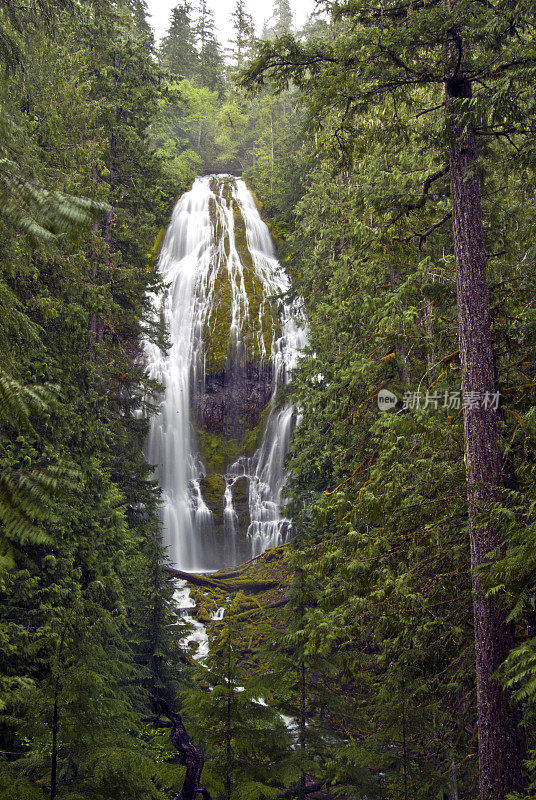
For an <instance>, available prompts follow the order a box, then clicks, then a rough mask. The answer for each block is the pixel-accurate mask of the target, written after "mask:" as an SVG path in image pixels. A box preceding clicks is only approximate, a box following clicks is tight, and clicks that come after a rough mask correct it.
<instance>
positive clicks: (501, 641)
mask: <svg viewBox="0 0 536 800" xmlns="http://www.w3.org/2000/svg"><path fill="white" fill-rule="evenodd" d="M455 2H456V0H454V3H453V4H452V5H454V4H455ZM449 10H450V7H449ZM457 46H458V48H461V44H459V43H457ZM461 56H462V52H461V49H460V52H459V57H458V66H457V68H456V70H455V74H454V77H452V78H449V79H448V80H446V82H445V102H446V107H447V113H448V118H449V126H450V137H451V144H450V176H451V195H452V220H453V230H454V250H455V258H456V286H457V296H458V336H459V342H460V359H461V379H462V391H463V393H464V396H466V397H467V395H465V393H478V395H473V397H474V398H478V404H477V405H475V407H468V408H466V409H465V411H464V443H465V461H466V481H467V499H468V512H469V524H470V545H471V573H472V587H473V612H474V623H475V650H476V679H477V710H478V744H479V786H480V795H479V797H480V800H504V798H505V797H506V795H507V794H508V793H509V792H512V791H515V790H519V789H521V788H522V784H523V780H522V758H523V737H522V736H521V735H520V730H519V727H518V722H519V720H518V714H517V713H516V711H515V709H514V708H513V707H512V705H511V702H510V695H509V693H508V692H505V691H503V690H502V688H501V686H500V684H499V682H498V681H497V680H495V678H494V677H493V676H494V673H495V671H496V670H497V668H498V667H499V666H500V665H501V664H502V662H503V661H504V659H505V658H506V656H507V655H508V653H509V652H510V650H511V648H512V646H513V643H514V639H513V635H514V631H513V626H512V625H511V624H509V623H508V622H507V619H506V618H507V612H506V609H505V606H504V603H503V599H502V598H501V597H500V596H499V595H496V596H494V597H486V596H485V592H484V590H483V588H482V584H481V581H480V579H479V570H480V568H481V567H482V566H483V565H484V564H486V563H489V562H490V561H491V559H492V556H491V553H492V551H494V550H495V549H496V548H498V547H500V546H501V544H502V542H501V536H500V533H499V531H498V530H497V529H496V528H495V527H494V526H493V525H492V524H491V523H490V512H491V510H492V508H493V505H494V504H496V503H497V502H499V500H500V496H501V491H500V487H501V485H502V484H503V476H502V456H501V451H500V447H499V435H498V426H497V414H496V412H495V411H494V410H493V408H492V405H493V404H492V403H488V407H487V408H486V407H485V406H484V405H483V404H482V402H481V400H482V398H483V397H486V396H487V397H488V398H491V397H492V396H493V395H494V394H495V392H496V391H497V386H496V381H495V372H494V363H493V348H492V334H491V322H490V308H489V294H488V284H487V279H486V255H485V247H484V229H483V223H482V203H481V191H480V180H479V176H478V172H477V160H478V153H477V145H476V137H475V130H474V127H473V126H472V125H471V124H467V123H465V124H463V123H461V122H460V121H459V117H458V116H457V106H458V105H459V100H460V98H470V97H471V83H470V81H469V80H468V79H466V78H465V77H464V76H463V73H462V70H461V69H460V63H461Z"/></svg>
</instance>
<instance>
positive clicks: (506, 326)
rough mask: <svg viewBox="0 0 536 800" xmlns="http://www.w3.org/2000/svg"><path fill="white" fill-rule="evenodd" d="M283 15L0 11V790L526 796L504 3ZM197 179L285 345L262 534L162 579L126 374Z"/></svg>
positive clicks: (520, 48)
mask: <svg viewBox="0 0 536 800" xmlns="http://www.w3.org/2000/svg"><path fill="white" fill-rule="evenodd" d="M293 10H294V9H293V7H292V4H291V3H290V2H289V0H274V3H273V5H272V8H267V9H266V15H268V14H269V13H270V12H271V16H270V17H269V18H268V19H267V21H266V24H265V26H264V29H263V30H262V31H258V30H256V29H255V25H254V22H253V17H252V15H251V6H249V5H248V3H247V2H246V0H236V2H235V3H234V6H233V10H232V15H231V17H230V20H229V25H230V29H231V30H232V36H231V38H230V41H229V42H228V43H227V45H225V44H224V43H222V41H220V34H219V32H218V30H217V28H216V24H215V15H214V9H213V8H212V7H211V5H210V3H209V2H208V0H199V2H196V3H193V2H188V0H179V1H178V2H177V3H176V5H175V6H174V7H173V8H172V9H171V12H170V17H169V24H168V28H167V31H166V34H165V35H164V37H163V38H162V40H161V41H159V42H155V40H154V36H153V32H152V30H151V27H150V24H149V21H148V10H147V6H146V3H145V0H76V2H74V1H73V2H70V1H67V0H66V1H65V2H63V1H60V0H58V1H57V2H56V1H55V0H27V2H24V3H22V2H18V0H4V2H3V3H2V7H1V8H0V62H1V63H0V66H1V69H2V83H1V89H0V160H1V166H0V228H1V232H2V236H1V237H0V249H1V251H2V258H1V261H0V329H1V332H2V336H1V339H0V594H1V599H0V641H1V647H0V798H1V800H4V799H5V800H43V798H51V800H54V799H55V798H58V800H61V798H63V800H135V799H136V798H140V800H142V798H143V800H148V798H154V800H171V798H180V800H190V799H191V800H193V798H194V797H195V796H196V795H198V794H202V795H203V796H204V797H205V800H208V798H209V797H210V798H212V800H263V799H265V800H279V798H294V797H295V798H300V800H304V798H306V797H309V796H310V797H311V798H313V800H314V799H315V798H316V800H331V798H333V800H335V799H336V798H341V799H343V800H346V798H348V800H350V798H352V800H372V799H373V798H378V800H387V798H389V800H391V798H392V799H393V800H395V798H397V799H398V798H403V799H404V800H410V798H411V800H421V799H422V800H430V798H436V797H437V798H440V799H441V800H462V799H463V800H477V798H479V800H531V799H532V798H534V797H536V741H535V738H534V730H535V726H534V721H535V712H536V680H535V677H534V676H535V674H536V606H535V596H536V594H535V592H536V555H535V554H536V547H535V541H536V533H535V522H534V511H535V507H536V496H535V489H534V487H535V481H534V476H535V467H536V465H535V460H534V452H535V438H536V427H535V426H536V418H535V412H534V409H535V402H534V401H535V387H536V378H535V375H536V361H535V355H534V351H535V340H534V337H535V332H536V324H535V318H534V313H535V309H534V301H535V288H536V250H535V247H534V233H535V230H536V207H535V202H534V196H535V190H536V164H535V160H534V159H535V157H534V147H533V140H534V133H535V128H536V117H535V113H536V105H535V99H534V84H535V79H536V29H535V23H534V19H533V17H534V14H533V8H532V4H531V3H530V2H526V0H493V2H485V3H482V2H480V1H477V0H444V2H439V0H430V2H419V1H417V2H413V3H406V2H404V0H385V1H382V2H375V1H374V0H347V1H345V2H327V0H326V2H323V0H320V2H318V3H317V4H316V12H315V13H313V14H312V15H311V16H310V18H309V19H308V20H307V22H306V23H305V25H304V26H303V27H302V28H301V29H296V27H295V24H294V18H293ZM222 173H224V174H226V175H232V176H236V177H238V176H239V177H241V178H243V179H244V180H245V181H246V183H247V185H248V187H249V188H250V189H251V191H252V192H253V193H254V195H255V200H256V202H257V206H258V209H259V211H260V213H261V214H262V217H263V219H264V221H265V222H266V223H267V224H268V226H269V228H270V231H271V234H272V237H273V240H274V242H275V244H276V246H277V252H278V257H279V260H280V262H281V263H282V264H283V265H284V267H285V269H286V270H287V271H288V273H289V275H290V276H291V278H292V286H291V288H290V290H289V291H288V292H287V293H286V295H285V297H278V298H275V299H273V298H272V299H273V300H274V303H276V302H279V303H282V302H288V303H290V304H294V306H295V307H296V308H297V309H298V310H299V313H298V317H299V319H300V320H302V319H303V318H305V319H306V325H307V339H308V343H307V345H306V347H305V349H304V350H303V352H302V353H301V357H300V359H299V361H298V364H297V366H296V368H295V369H294V370H293V372H292V381H291V382H290V383H288V384H286V385H285V386H284V387H283V389H282V391H281V392H280V396H278V397H276V398H275V400H274V402H275V403H276V404H279V405H280V406H283V405H284V404H285V403H286V404H291V405H292V407H293V408H294V409H295V412H294V414H293V421H294V422H295V423H296V424H295V428H294V431H293V435H292V438H291V440H290V449H289V452H288V457H287V462H286V470H287V478H286V483H285V488H284V504H285V507H284V509H283V511H284V515H285V517H286V518H287V519H288V520H289V524H290V526H291V527H290V530H291V535H290V536H289V537H288V539H287V541H286V542H285V543H284V544H283V545H282V546H281V547H279V548H275V549H274V550H273V551H268V552H267V553H266V554H264V556H262V557H259V558H256V559H253V560H252V562H251V563H248V564H244V565H237V566H236V567H235V568H233V569H230V570H225V571H221V572H220V573H217V574H216V575H210V576H206V575H194V576H189V575H188V574H187V573H181V571H180V566H181V565H180V564H179V565H176V564H171V563H170V561H169V552H168V550H167V547H166V542H165V532H164V531H163V529H162V521H161V511H160V510H161V506H162V496H161V490H160V488H159V485H158V481H157V480H156V479H155V474H154V469H153V467H154V465H152V464H150V463H148V461H147V458H146V455H145V443H146V439H147V435H148V432H149V428H150V424H151V418H152V417H153V415H154V414H155V413H157V411H158V406H159V400H160V399H161V392H162V389H163V387H162V385H160V384H159V383H158V381H156V380H154V379H152V378H149V375H148V371H147V361H146V356H145V352H146V349H145V348H146V347H147V343H154V344H155V346H156V345H157V346H158V347H159V348H161V350H162V352H165V351H166V348H167V347H169V334H170V332H169V331H168V330H165V326H164V325H163V323H162V319H161V318H159V315H158V314H157V313H155V307H154V303H153V300H154V297H155V296H156V295H158V293H159V292H163V291H165V289H166V287H165V286H163V283H162V279H161V273H160V272H159V270H158V255H159V252H160V248H161V244H162V240H163V236H164V232H165V230H166V228H167V226H168V224H169V222H170V219H171V214H172V211H173V208H174V206H175V204H176V202H177V200H178V198H180V197H181V196H184V195H185V193H186V192H188V191H189V190H190V189H191V187H192V184H193V183H194V181H195V179H196V178H197V177H199V176H208V175H212V174H222ZM207 180H208V179H207ZM231 216H232V215H231ZM237 219H238V218H237V217H235V222H236V220H237ZM214 291H217V287H216V288H214ZM217 299H218V301H219V299H220V298H217ZM223 301H224V298H223V295H222V298H221V302H222V303H223ZM273 307H276V306H273ZM270 313H274V312H273V311H271V312H270ZM300 324H301V322H300ZM259 424H260V423H259ZM222 491H223V490H222ZM220 499H221V498H220ZM178 579H180V580H184V579H186V580H187V581H189V586H190V591H191V596H192V598H193V602H194V603H195V608H194V609H193V610H190V611H191V616H188V614H186V616H185V614H184V613H183V611H182V610H181V609H180V608H179V606H178V603H177V596H176V589H177V586H180V585H182V584H177V583H176V581H177V580H178ZM199 628H202V629H203V630H204V631H205V635H206V637H207V641H208V645H207V648H208V654H206V655H205V656H201V655H200V652H196V651H195V646H194V645H193V644H192V642H194V641H195V633H196V631H199Z"/></svg>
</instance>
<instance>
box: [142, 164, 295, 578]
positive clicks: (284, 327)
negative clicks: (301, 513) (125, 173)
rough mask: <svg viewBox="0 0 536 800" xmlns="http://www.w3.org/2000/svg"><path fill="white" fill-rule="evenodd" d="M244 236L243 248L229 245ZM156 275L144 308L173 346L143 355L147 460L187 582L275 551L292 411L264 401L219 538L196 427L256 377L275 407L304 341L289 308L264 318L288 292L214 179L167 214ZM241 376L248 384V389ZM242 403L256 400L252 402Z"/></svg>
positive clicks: (233, 466) (240, 205) (268, 244)
mask: <svg viewBox="0 0 536 800" xmlns="http://www.w3.org/2000/svg"><path fill="white" fill-rule="evenodd" d="M242 233H244V234H245V237H242V238H245V241H242V242H240V243H239V242H238V241H237V239H239V238H240V236H241V234H242ZM159 269H160V272H161V276H162V279H163V282H164V285H165V286H166V287H167V288H166V290H165V292H164V294H163V295H162V296H161V297H159V298H154V300H155V304H156V305H157V306H158V307H160V310H161V313H162V314H163V318H164V321H165V323H166V326H167V330H168V335H169V340H170V344H171V346H170V348H169V350H168V352H167V354H164V353H163V352H162V351H161V350H160V348H159V347H158V346H157V345H156V344H154V343H150V342H147V343H146V345H145V349H146V357H147V361H148V365H149V374H150V377H152V378H154V379H156V380H158V381H159V382H160V383H161V384H162V385H163V387H164V394H163V398H162V403H161V410H160V413H159V414H158V415H157V416H156V417H154V418H153V421H152V425H151V430H150V435H149V440H148V445H147V458H148V460H149V462H150V463H152V464H155V466H156V475H157V478H158V481H159V483H160V486H161V488H162V495H163V512H162V513H163V524H164V530H165V535H166V537H167V544H168V546H169V549H170V557H171V560H172V561H173V562H174V563H175V564H176V565H177V566H178V567H180V568H181V569H184V570H187V571H202V570H211V569H217V568H221V567H224V566H232V565H234V564H236V563H237V562H238V561H239V560H240V561H243V560H245V559H247V558H248V557H253V556H255V555H258V554H259V553H261V552H262V551H263V550H265V549H266V548H267V547H271V546H274V545H276V544H279V543H281V542H282V541H283V540H284V539H285V537H286V535H287V528H288V523H287V521H286V520H284V519H282V517H281V513H280V509H279V504H280V495H281V489H282V486H283V482H284V478H285V473H284V459H285V455H286V452H287V449H288V444H289V439H290V434H291V431H292V427H293V423H294V411H293V409H292V408H290V407H285V408H282V409H276V408H275V406H274V404H273V402H270V403H269V406H268V410H267V419H266V423H265V427H264V433H263V435H262V440H261V442H260V446H259V447H258V449H257V450H256V452H254V454H253V455H249V456H246V455H243V456H239V457H238V458H236V459H235V461H234V462H233V463H229V464H227V465H226V467H225V472H224V474H223V476H222V477H223V480H224V481H225V484H224V491H222V498H221V500H222V510H221V513H222V516H223V523H224V524H223V530H222V531H220V532H219V533H218V535H216V533H215V530H214V524H213V512H212V511H211V510H210V509H209V507H208V505H207V503H206V502H205V500H204V498H203V493H202V482H203V479H204V478H205V476H206V474H207V471H206V469H205V464H204V463H203V457H202V455H201V451H200V447H199V442H198V438H199V437H198V435H197V432H196V425H195V424H194V422H195V416H196V413H197V416H198V417H199V416H201V418H202V419H203V413H205V412H206V408H207V407H210V403H211V402H212V400H211V398H213V396H214V393H215V392H216V391H217V389H218V387H220V388H221V387H223V388H221V392H222V398H220V399H219V400H218V402H219V405H218V406H217V408H216V411H217V412H218V413H220V412H221V414H226V415H227V416H229V415H230V417H231V418H232V413H233V409H232V408H231V409H229V408H228V406H229V405H232V402H233V397H234V396H235V395H236V391H235V388H236V386H235V385H236V384H237V382H238V383H239V384H240V387H242V392H243V391H251V392H253V391H254V389H251V387H252V386H253V387H255V386H256V384H255V383H254V380H257V381H260V380H261V378H260V377H259V376H264V377H262V380H263V381H264V384H263V386H268V387H269V389H270V392H271V394H272V397H273V395H274V393H275V390H276V389H277V387H278V386H279V385H281V384H283V383H285V382H286V381H287V380H288V379H289V376H290V373H291V370H292V368H293V366H294V365H295V363H296V359H297V355H298V353H299V351H300V349H301V348H302V347H303V345H304V342H305V331H304V327H303V325H302V324H297V323H296V321H295V319H296V314H293V313H292V312H293V310H294V312H295V311H296V310H295V309H292V308H290V307H289V305H288V304H287V303H285V302H283V301H281V300H279V302H278V306H279V308H278V310H277V311H275V312H274V301H273V298H274V297H277V296H279V295H282V294H283V293H285V292H286V291H287V290H288V288H289V285H290V284H289V279H288V276H287V275H286V273H285V272H284V270H283V269H282V267H281V265H280V264H279V262H278V261H277V259H276V257H275V253H274V249H273V245H272V240H271V237H270V233H269V231H268V228H267V226H266V225H265V224H264V222H263V221H262V219H261V217H260V215H259V212H258V210H257V207H256V205H255V202H254V199H253V196H252V195H251V193H250V192H249V190H248V189H247V187H246V184H245V183H244V182H243V181H242V180H238V179H235V178H232V177H231V176H223V175H221V176H208V177H203V178H198V179H197V180H196V181H195V183H194V185H193V187H192V189H191V190H190V191H189V192H187V193H186V194H185V195H183V197H182V198H181V199H180V200H179V202H178V203H177V206H176V208H175V211H174V213H173V217H172V220H171V224H170V226H169V228H168V231H167V234H166V236H165V239H164V243H163V246H162V253H161V258H160V263H159ZM298 317H299V312H298ZM222 320H223V322H222ZM222 331H223V332H224V333H225V338H226V341H225V343H224V346H223V352H224V360H225V365H224V366H222V364H219V365H215V357H214V356H213V354H212V350H214V347H215V345H214V342H213V340H215V339H216V338H217V337H218V336H220V337H221V335H222ZM219 347H220V349H222V345H221V343H220V345H219ZM220 358H221V357H220ZM215 373H218V374H217V375H216V379H217V382H216V384H215V383H214V380H215V379H214V374H215ZM246 373H247V375H248V376H249V377H248V378H247V379H246V378H245V377H244V375H246ZM251 375H254V376H256V377H254V379H251ZM267 375H268V377H266V376H267ZM237 376H238V377H237ZM233 381H234V383H233ZM248 381H249V382H248ZM252 381H253V382H252ZM215 386H216V388H215ZM244 387H246V388H244ZM248 387H249V388H248ZM255 391H256V389H255ZM233 393H234V394H233ZM239 394H240V392H239ZM199 398H201V400H200V399H199ZM240 402H242V403H243V402H244V400H243V397H242V399H241V400H240ZM251 402H252V403H253V404H255V402H260V401H259V400H258V398H256V397H252V401H251ZM196 403H197V406H196ZM196 408H197V409H198V410H197V412H196V411H195V409H196ZM199 408H201V411H199ZM222 409H223V411H222ZM211 413H212V414H213V415H214V414H215V413H216V412H214V410H212V411H211ZM226 418H227V417H226ZM211 422H212V423H213V420H211ZM200 424H204V423H199V421H198V425H197V427H199V425H200ZM241 478H246V479H247V483H248V487H249V525H248V527H247V531H245V535H241V534H240V531H239V524H238V514H237V511H236V509H235V508H234V506H233V487H234V485H235V484H236V482H237V481H239V480H240V479H241Z"/></svg>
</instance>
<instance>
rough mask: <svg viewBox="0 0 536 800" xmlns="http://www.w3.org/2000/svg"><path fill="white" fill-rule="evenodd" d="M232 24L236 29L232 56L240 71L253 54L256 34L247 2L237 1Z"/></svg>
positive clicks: (243, 0)
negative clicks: (247, 9) (252, 48)
mask: <svg viewBox="0 0 536 800" xmlns="http://www.w3.org/2000/svg"><path fill="white" fill-rule="evenodd" d="M231 22H232V24H233V29H234V39H232V40H231V42H232V44H233V45H234V47H233V48H232V50H231V56H232V59H233V62H234V65H235V66H236V67H238V68H239V69H240V68H241V67H242V64H243V62H244V60H245V59H247V57H248V55H249V54H250V52H251V46H252V43H253V36H254V33H255V28H254V25H253V18H252V16H251V14H248V12H247V11H246V3H245V0H237V2H236V5H235V7H234V10H233V13H232V16H231Z"/></svg>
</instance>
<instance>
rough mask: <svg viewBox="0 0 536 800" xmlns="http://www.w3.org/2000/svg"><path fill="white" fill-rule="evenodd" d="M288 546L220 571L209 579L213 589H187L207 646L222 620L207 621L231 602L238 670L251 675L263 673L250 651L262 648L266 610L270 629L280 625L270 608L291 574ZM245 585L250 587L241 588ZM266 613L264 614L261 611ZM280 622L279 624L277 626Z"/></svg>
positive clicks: (278, 611) (282, 595) (278, 613)
mask: <svg viewBox="0 0 536 800" xmlns="http://www.w3.org/2000/svg"><path fill="white" fill-rule="evenodd" d="M290 546H291V545H289V544H285V545H280V546H279V547H274V548H272V549H270V550H267V551H266V553H264V554H263V555H261V556H259V557H258V558H256V559H254V560H252V561H250V562H249V563H247V564H245V565H242V566H239V567H237V568H236V569H230V570H221V571H220V572H216V573H214V574H212V575H211V576H210V578H211V579H213V580H215V581H217V582H218V584H219V585H218V586H216V587H214V588H213V587H199V586H193V587H191V596H192V598H193V599H194V601H195V603H196V608H195V610H194V615H195V617H196V619H198V620H199V621H201V622H203V623H204V624H207V632H208V635H209V642H210V641H212V640H213V639H214V637H216V636H217V635H218V631H219V630H221V626H222V625H224V624H225V620H222V621H218V620H210V615H211V614H212V613H214V612H215V611H216V610H217V609H218V608H221V607H222V606H223V607H228V606H229V605H230V603H231V601H234V602H233V605H234V614H233V617H234V622H235V623H237V624H236V625H234V626H233V627H234V628H235V633H234V634H233V636H234V642H235V644H234V646H235V649H236V650H237V651H244V656H243V659H242V665H241V666H242V667H243V668H244V669H246V670H247V671H248V672H249V673H250V674H251V675H253V674H256V673H257V671H258V670H261V671H262V669H263V666H262V664H260V663H259V661H258V659H254V658H252V657H251V651H255V650H256V649H257V648H260V647H262V646H263V645H264V644H266V639H267V630H266V625H265V624H264V625H262V624H261V625H260V624H259V622H264V623H266V610H268V609H270V616H271V619H272V621H273V625H279V624H280V625H281V628H282V629H283V619H282V617H281V614H282V612H283V608H276V609H274V608H273V607H274V604H276V603H280V602H281V601H283V600H284V598H285V596H286V594H287V591H288V586H289V582H290V579H291V572H290V569H289V566H288V562H287V555H288V553H289V549H290ZM245 584H246V585H247V584H249V585H250V587H253V586H257V587H258V588H256V589H253V588H249V589H248V588H244V585H245ZM265 609H266V610H265ZM278 617H279V618H280V620H281V621H280V623H279V622H278Z"/></svg>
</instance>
